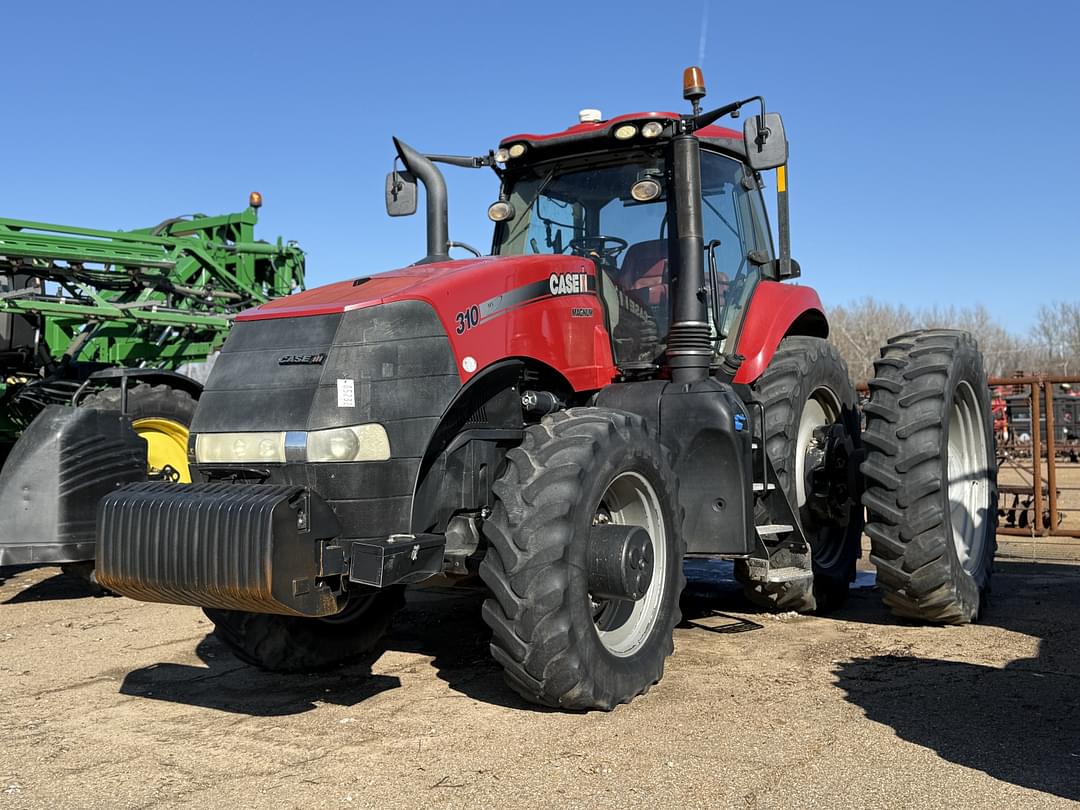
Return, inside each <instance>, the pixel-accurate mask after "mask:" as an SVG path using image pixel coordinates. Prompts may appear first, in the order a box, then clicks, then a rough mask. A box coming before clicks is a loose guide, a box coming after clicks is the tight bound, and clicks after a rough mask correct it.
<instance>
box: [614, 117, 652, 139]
mask: <svg viewBox="0 0 1080 810" xmlns="http://www.w3.org/2000/svg"><path fill="white" fill-rule="evenodd" d="M639 132H640V133H641V137H643V138H650V139H651V138H659V137H660V135H661V134H662V133H663V132H664V125H663V124H661V123H660V122H659V121H648V122H646V123H645V124H642V126H641V128H640V129H639V128H638V126H637V125H636V124H622V125H621V126H618V127H616V128H615V132H613V133H612V134H613V135H614V136H615V139H616V140H619V141H628V140H630V139H631V138H633V137H634V136H635V135H637V134H638V133H639Z"/></svg>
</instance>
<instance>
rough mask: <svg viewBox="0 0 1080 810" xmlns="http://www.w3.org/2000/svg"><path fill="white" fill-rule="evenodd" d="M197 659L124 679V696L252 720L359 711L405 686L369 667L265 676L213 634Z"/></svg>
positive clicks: (202, 643)
mask: <svg viewBox="0 0 1080 810" xmlns="http://www.w3.org/2000/svg"><path fill="white" fill-rule="evenodd" d="M195 654H196V655H197V656H198V657H199V658H200V660H202V661H203V663H204V664H205V665H206V666H204V667H200V666H191V665H189V664H171V663H162V664H151V665H150V666H147V667H142V668H141V669H135V670H132V671H131V672H128V673H127V674H126V675H125V676H124V680H123V682H122V683H121V685H120V694H122V695H128V696H131V697H139V698H144V699H147V700H160V701H165V702H167V703H179V704H183V705H185V706H198V707H201V708H206V709H216V710H218V711H222V712H230V713H233V714H244V715H248V716H251V717H282V716H286V715H294V714H302V713H303V712H307V711H311V710H312V709H316V708H318V706H319V704H326V703H332V704H334V705H337V706H355V705H356V704H358V703H362V702H363V701H365V700H368V699H369V698H372V697H374V696H375V695H378V694H381V693H382V692H386V691H388V690H392V689H397V688H398V687H399V686H401V681H400V679H398V678H397V677H393V676H386V675H374V674H372V672H371V666H370V663H361V664H354V665H351V666H347V667H341V668H339V669H336V670H333V671H331V672H321V673H315V674H298V675H284V674H281V673H275V672H264V671H263V670H260V669H258V668H256V667H253V666H249V665H247V664H245V663H243V662H242V661H240V660H239V659H237V658H235V657H233V655H232V653H230V652H229V650H228V649H227V648H226V647H225V645H224V644H222V643H221V642H220V641H218V639H217V637H216V636H215V635H213V634H212V633H211V634H209V635H207V636H206V637H205V638H204V639H203V640H202V641H200V642H199V643H198V645H197V646H196V647H195Z"/></svg>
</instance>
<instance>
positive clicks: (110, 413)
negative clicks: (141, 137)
mask: <svg viewBox="0 0 1080 810" xmlns="http://www.w3.org/2000/svg"><path fill="white" fill-rule="evenodd" d="M261 205H262V198H261V196H260V195H259V194H258V192H254V193H252V194H251V196H250V198H249V205H248V207H247V208H246V209H245V210H244V211H241V212H239V213H234V214H225V215H221V216H206V215H204V214H194V215H191V216H183V217H175V218H172V219H167V220H165V221H164V222H162V223H160V224H159V225H156V226H154V227H151V228H142V229H138V230H132V231H106V230H96V229H91V228H81V227H72V226H67V225H53V224H48V223H43V222H30V221H25V220H17V219H6V218H0V465H2V468H0V509H2V511H3V516H4V519H3V521H0V566H5V565H24V564H36V563H49V564H57V563H59V564H73V563H87V562H88V561H91V560H93V556H94V511H95V508H96V504H97V501H98V499H99V498H100V497H101V495H102V494H104V493H105V492H108V491H109V490H111V489H112V488H113V487H115V486H116V485H117V484H118V483H122V482H128V481H132V480H145V479H146V478H147V477H148V476H149V478H150V479H152V480H171V481H177V482H188V481H190V480H191V478H190V473H189V471H188V427H189V425H190V421H191V416H192V415H193V414H194V411H195V402H196V400H197V399H198V397H199V395H200V393H201V390H202V386H201V383H200V380H201V379H205V376H206V374H207V373H208V366H209V363H208V361H209V360H210V359H211V358H212V357H213V356H214V354H215V353H216V352H217V350H218V349H219V348H220V347H221V345H222V343H223V342H224V340H225V336H226V334H227V332H228V330H229V327H230V325H231V321H232V317H233V316H234V315H235V314H236V313H237V312H240V311H241V310H243V309H247V308H249V307H252V306H256V305H258V304H262V303H265V302H266V301H268V300H270V299H271V298H275V297H279V296H284V295H288V294H290V293H292V292H294V291H297V290H301V289H303V285H304V254H303V252H302V251H301V250H300V248H299V247H298V246H297V245H296V244H295V243H292V242H285V241H283V240H282V239H281V238H278V239H277V241H276V242H272V243H271V242H265V241H258V240H256V238H255V225H256V222H257V219H258V209H259V207H260V206H261ZM83 567H84V568H86V569H87V570H89V566H88V565H87V566H83Z"/></svg>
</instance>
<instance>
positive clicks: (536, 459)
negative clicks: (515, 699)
mask: <svg viewBox="0 0 1080 810" xmlns="http://www.w3.org/2000/svg"><path fill="white" fill-rule="evenodd" d="M506 460H507V467H506V470H505V472H504V474H503V475H502V477H501V478H500V479H499V480H498V481H497V482H496V484H495V486H494V494H495V505H494V508H493V510H492V513H491V516H490V518H489V519H488V520H486V521H485V523H484V534H485V536H486V538H487V539H488V541H489V543H490V548H489V550H488V553H487V555H486V556H485V557H484V560H483V562H482V563H481V566H480V576H481V578H482V579H483V580H484V582H485V583H486V584H487V586H488V588H490V589H491V593H492V596H491V598H489V599H488V600H487V601H486V602H485V603H484V609H483V615H484V620H485V621H486V622H487V624H488V626H489V627H491V630H492V641H491V652H492V655H493V656H494V657H495V659H496V660H497V661H498V662H499V663H500V664H501V665H502V666H503V669H504V671H505V675H506V680H507V683H508V684H509V685H510V686H511V687H512V688H513V689H514V690H515V691H516V692H518V694H520V695H521V696H522V697H524V698H525V699H527V700H529V701H532V702H535V703H540V704H543V705H546V706H554V707H559V708H563V709H575V710H586V709H602V710H610V709H612V708H614V707H615V706H616V705H618V704H620V703H626V702H628V701H630V700H632V699H633V698H634V697H635V696H637V695H640V694H643V693H644V692H646V691H648V689H649V687H651V686H652V684H654V683H656V682H657V681H658V680H660V677H661V675H662V674H663V671H664V660H665V659H666V658H667V657H668V656H669V655H670V654H671V653H672V651H673V649H674V647H673V641H672V634H673V631H674V628H675V625H676V624H677V623H678V622H679V620H680V618H681V614H680V613H679V595H680V594H681V592H682V589H683V586H684V585H685V578H684V577H683V572H682V560H683V552H684V550H685V546H684V543H683V540H682V537H681V534H680V530H681V526H682V514H681V510H680V508H679V506H678V498H677V493H676V484H675V476H674V473H673V472H672V470H671V466H670V464H669V462H668V460H667V458H666V454H665V452H664V450H663V449H662V447H661V446H660V444H659V441H658V440H657V438H656V437H655V436H654V435H653V434H651V433H650V432H649V431H648V430H647V429H646V427H645V423H644V422H643V421H642V420H641V419H640V418H639V417H637V416H633V415H630V414H627V413H622V412H618V411H610V410H605V409H600V408H576V409H572V410H569V411H564V412H560V413H556V414H552V415H551V416H548V417H545V418H544V420H543V422H542V423H541V424H539V425H536V426H533V427H530V428H528V429H527V430H526V432H525V438H524V441H523V443H522V444H521V446H520V447H517V448H515V449H513V450H511V451H510V452H509V453H507V457H506ZM605 521H607V522H610V523H614V524H622V525H636V526H644V527H645V528H646V529H647V530H648V532H649V536H650V542H651V551H652V554H653V560H654V567H653V574H652V580H651V583H650V585H649V587H648V589H647V590H646V592H645V593H644V595H643V596H642V597H641V598H640V599H639V600H637V601H636V602H629V601H627V600H611V601H604V600H596V599H594V598H593V595H592V594H591V593H590V585H589V563H588V556H587V547H588V540H589V536H590V532H591V530H592V528H593V526H595V525H598V524H599V523H603V522H605Z"/></svg>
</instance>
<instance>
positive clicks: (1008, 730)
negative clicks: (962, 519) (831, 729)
mask: <svg viewBox="0 0 1080 810" xmlns="http://www.w3.org/2000/svg"><path fill="white" fill-rule="evenodd" d="M993 595H994V600H993V603H992V604H991V606H990V608H989V611H988V612H987V614H986V616H985V618H984V619H983V622H982V623H983V624H985V625H990V626H994V627H1001V628H1004V629H1007V630H1010V631H1013V632H1016V633H1022V634H1025V635H1029V636H1033V637H1037V638H1039V639H1040V642H1039V649H1038V654H1037V655H1036V656H1035V657H1034V658H1022V659H1017V660H1015V661H1012V662H1011V663H1009V664H1007V665H1006V666H1005V667H1001V668H999V667H993V666H986V665H981V664H971V663H965V662H960V661H948V660H939V659H933V658H918V657H913V656H900V655H879V656H872V657H867V658H859V659H855V660H852V661H847V662H844V663H841V664H840V665H839V666H838V667H837V669H836V670H835V674H836V677H837V685H838V686H839V687H840V688H841V689H842V690H844V692H845V693H846V695H845V697H846V699H847V700H848V701H849V702H850V703H852V704H854V705H856V706H858V707H860V708H861V709H862V710H863V712H864V713H865V715H866V717H867V718H869V719H870V720H873V721H875V722H878V723H883V724H885V725H887V726H890V727H892V728H893V729H894V730H895V732H896V734H897V736H898V737H900V738H901V739H903V740H906V741H908V742H911V743H915V744H917V745H921V746H924V747H926V748H929V749H931V750H933V751H935V752H936V753H937V754H938V755H939V756H940V757H941V758H942V759H945V760H947V761H949V762H954V763H957V764H959V765H963V766H965V767H968V768H974V769H976V770H980V771H983V772H984V773H986V774H988V775H990V776H992V777H994V778H995V779H999V780H1002V781H1004V782H1009V783H1011V784H1014V785H1019V786H1021V787H1026V788H1031V789H1033V790H1039V791H1042V792H1044V793H1048V794H1052V795H1055V796H1060V797H1062V798H1066V799H1072V800H1074V801H1076V800H1080V643H1078V639H1080V567H1077V566H1068V565H1053V564H1039V563H1028V562H1024V563H1019V562H999V563H997V564H996V565H995V574H994V594H993ZM973 630H977V628H973ZM951 631H955V632H964V631H963V630H962V629H959V628H957V629H951V628H944V629H942V631H941V632H951Z"/></svg>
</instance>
